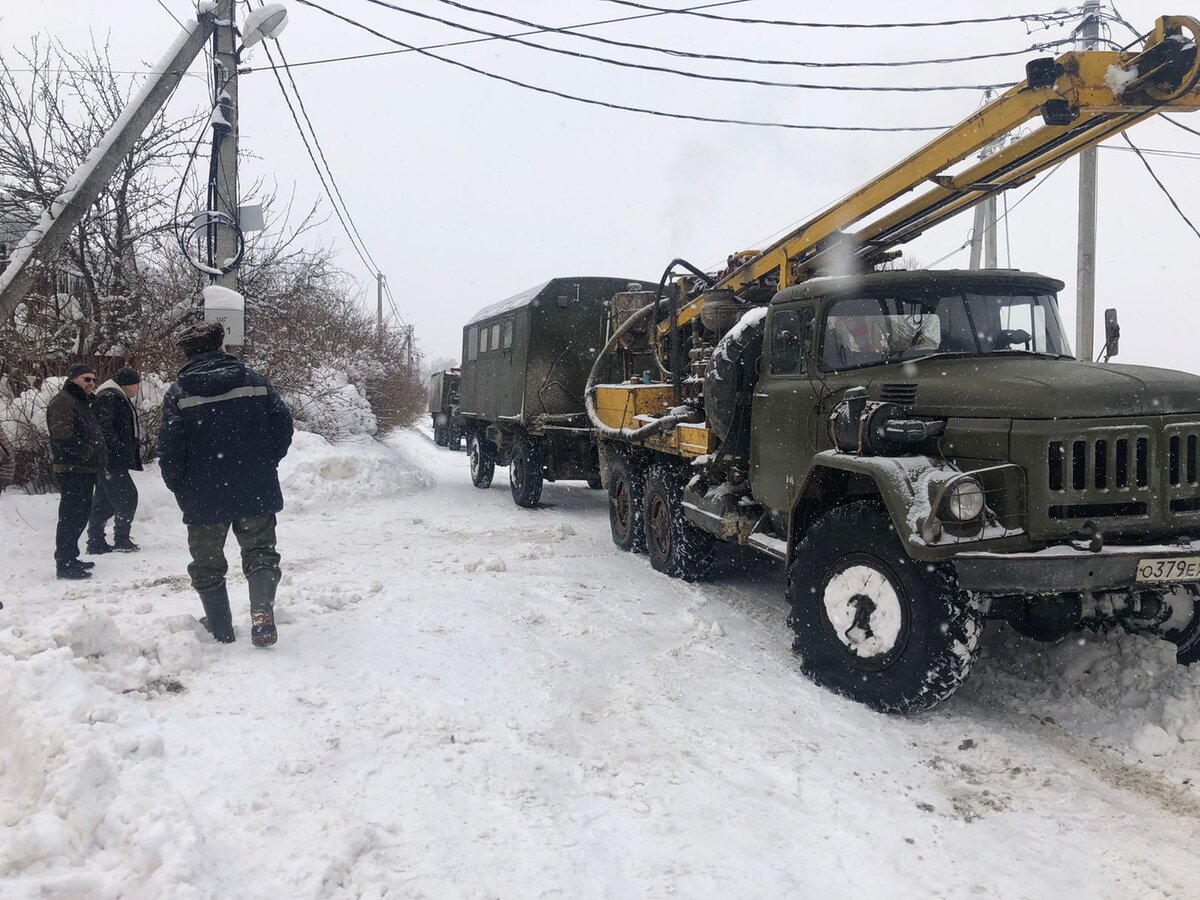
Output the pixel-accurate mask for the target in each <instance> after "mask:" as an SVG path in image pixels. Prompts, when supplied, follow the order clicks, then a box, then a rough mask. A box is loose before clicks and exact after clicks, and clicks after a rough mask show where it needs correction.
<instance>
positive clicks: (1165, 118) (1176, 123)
mask: <svg viewBox="0 0 1200 900" xmlns="http://www.w3.org/2000/svg"><path fill="white" fill-rule="evenodd" d="M1161 118H1162V119H1163V121H1165V122H1170V123H1171V124H1172V125H1174V126H1175V127H1176V128H1182V129H1183V130H1184V131H1186V132H1187V133H1188V134H1194V135H1196V137H1200V131H1197V130H1196V129H1195V128H1192V127H1191V126H1188V125H1184V124H1183V123H1182V122H1180V121H1177V120H1176V119H1172V118H1171V117H1170V116H1168V115H1162V116H1161Z"/></svg>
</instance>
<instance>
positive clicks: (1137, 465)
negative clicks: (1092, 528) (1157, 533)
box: [1046, 429, 1156, 520]
mask: <svg viewBox="0 0 1200 900" xmlns="http://www.w3.org/2000/svg"><path fill="white" fill-rule="evenodd" d="M1155 455H1156V454H1155V445H1154V440H1153V434H1152V433H1150V432H1149V431H1148V430H1144V431H1143V430H1125V429H1122V430H1119V431H1116V430H1114V431H1099V432H1097V431H1094V430H1092V431H1091V433H1090V434H1088V435H1087V436H1086V437H1077V438H1069V439H1065V440H1052V441H1050V442H1049V443H1048V444H1047V447H1046V475H1047V479H1046V480H1047V486H1048V487H1049V488H1050V490H1051V491H1052V492H1055V493H1057V494H1058V499H1059V501H1060V502H1058V503H1052V504H1051V505H1050V507H1049V510H1048V512H1049V515H1050V518H1051V519H1060V520H1061V519H1091V518H1126V517H1141V516H1145V515H1147V513H1148V512H1149V503H1150V498H1151V494H1152V491H1151V487H1152V483H1153V481H1154V480H1155V479H1154V477H1153V476H1154V466H1155Z"/></svg>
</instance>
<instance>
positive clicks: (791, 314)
mask: <svg viewBox="0 0 1200 900" xmlns="http://www.w3.org/2000/svg"><path fill="white" fill-rule="evenodd" d="M812 326H813V312H812V310H811V309H804V310H798V309H784V310H780V311H779V312H777V313H775V315H774V316H773V317H772V318H771V374H772V375H801V374H803V373H804V371H805V369H806V366H805V356H806V355H807V350H808V347H809V346H811V344H812V331H813V327H812Z"/></svg>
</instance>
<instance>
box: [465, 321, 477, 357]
mask: <svg viewBox="0 0 1200 900" xmlns="http://www.w3.org/2000/svg"><path fill="white" fill-rule="evenodd" d="M478 356H479V328H478V327H477V326H472V327H471V328H469V329H467V359H468V360H470V361H472V362H474V361H475V359H476V358H478Z"/></svg>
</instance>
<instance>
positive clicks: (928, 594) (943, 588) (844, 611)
mask: <svg viewBox="0 0 1200 900" xmlns="http://www.w3.org/2000/svg"><path fill="white" fill-rule="evenodd" d="M787 591H788V600H789V601H790V603H791V606H792V613H791V615H790V616H789V617H788V624H789V625H790V626H791V627H792V630H793V631H794V632H795V641H794V643H793V651H794V652H795V653H796V654H797V655H799V657H800V666H801V668H802V669H803V670H804V672H805V673H806V674H807V675H809V676H810V677H811V678H812V679H813V680H814V681H816V682H817V683H818V684H820V685H822V686H824V687H827V688H830V689H831V690H833V691H836V692H837V693H839V694H842V695H843V696H846V697H849V698H850V699H852V700H857V701H858V702H860V703H865V704H866V705H867V706H870V707H872V708H874V709H877V710H879V711H881V712H894V713H904V714H907V713H916V712H921V711H922V710H926V709H929V708H931V707H933V706H935V705H936V704H937V703H939V702H940V701H942V700H945V699H946V698H947V697H949V696H950V695H951V694H953V693H954V691H955V690H956V689H957V688H958V686H959V685H960V684H962V682H963V681H964V680H965V679H966V677H967V674H968V673H969V672H970V670H971V664H972V662H974V660H975V656H976V653H977V651H978V647H979V637H980V634H981V633H982V630H983V629H982V620H981V619H980V616H979V613H978V611H977V610H975V609H974V608H972V606H971V605H970V603H969V602H968V600H967V598H966V596H965V595H964V594H963V593H962V591H960V590H959V589H958V584H957V581H956V580H955V578H954V576H953V573H952V571H951V570H950V569H948V568H946V567H935V566H929V565H927V564H925V563H919V562H914V561H913V560H911V559H909V557H908V555H907V553H906V552H905V550H904V546H903V545H902V544H901V542H900V538H899V536H898V535H897V534H896V530H895V528H894V527H893V526H892V521H891V518H890V517H889V516H888V513H887V509H886V508H885V507H884V506H883V504H882V503H880V502H879V501H876V500H861V501H856V502H854V503H847V504H846V505H845V506H839V507H837V508H836V509H833V510H831V511H829V512H827V513H826V514H825V515H824V516H822V517H821V518H820V519H818V520H817V522H816V523H815V524H814V525H813V526H811V527H810V528H809V529H808V531H807V533H806V534H805V536H804V540H803V541H801V542H800V545H799V546H798V547H797V548H796V553H795V558H794V561H793V562H792V565H791V569H790V571H789V572H788V589H787Z"/></svg>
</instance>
